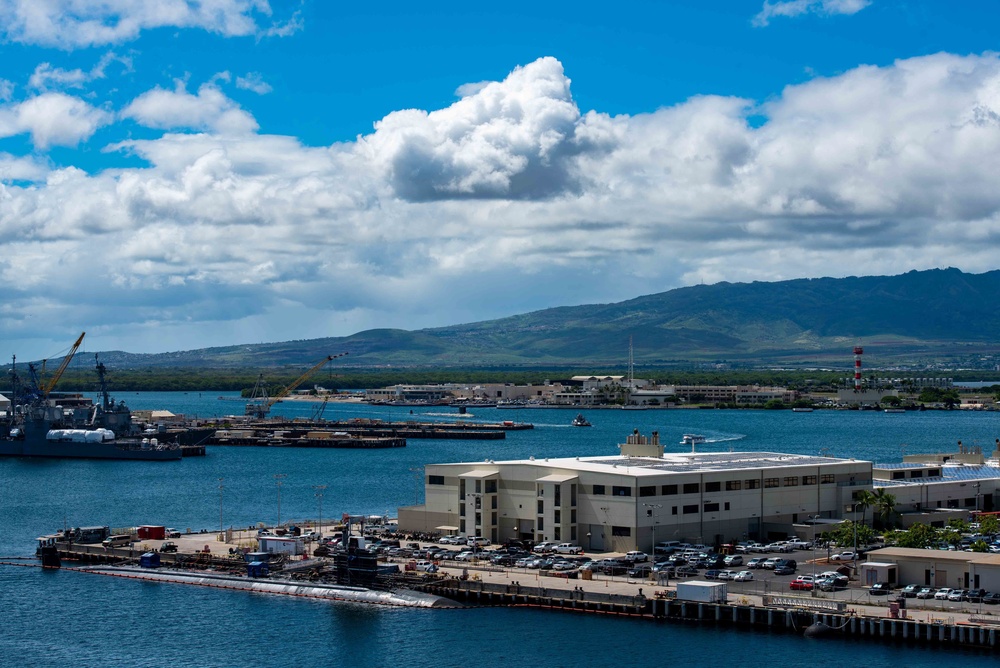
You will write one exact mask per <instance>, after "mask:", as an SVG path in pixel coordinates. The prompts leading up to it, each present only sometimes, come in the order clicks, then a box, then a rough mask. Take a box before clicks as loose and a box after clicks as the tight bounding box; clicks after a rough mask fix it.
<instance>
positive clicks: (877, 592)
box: [868, 582, 892, 596]
mask: <svg viewBox="0 0 1000 668" xmlns="http://www.w3.org/2000/svg"><path fill="white" fill-rule="evenodd" d="M890 592H892V585H891V584H889V583H888V582H876V583H875V584H873V585H872V586H871V588H870V589H869V590H868V593H869V594H871V595H872V596H888V595H889V594H890Z"/></svg>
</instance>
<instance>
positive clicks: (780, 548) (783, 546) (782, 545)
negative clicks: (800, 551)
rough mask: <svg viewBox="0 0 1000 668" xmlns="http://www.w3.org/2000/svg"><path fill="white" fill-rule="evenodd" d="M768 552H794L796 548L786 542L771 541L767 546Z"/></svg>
mask: <svg viewBox="0 0 1000 668" xmlns="http://www.w3.org/2000/svg"><path fill="white" fill-rule="evenodd" d="M765 551H766V552H794V551H795V548H794V547H792V546H791V545H789V544H788V543H786V542H778V543H771V544H770V545H768V546H767V548H766V550H765Z"/></svg>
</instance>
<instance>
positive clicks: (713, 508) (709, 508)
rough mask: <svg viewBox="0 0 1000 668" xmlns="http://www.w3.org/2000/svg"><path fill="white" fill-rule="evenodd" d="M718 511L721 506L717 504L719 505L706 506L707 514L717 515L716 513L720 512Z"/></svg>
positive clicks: (710, 504) (707, 504) (709, 504)
mask: <svg viewBox="0 0 1000 668" xmlns="http://www.w3.org/2000/svg"><path fill="white" fill-rule="evenodd" d="M718 511H719V504H717V503H706V504H705V512H706V513H715V512H718Z"/></svg>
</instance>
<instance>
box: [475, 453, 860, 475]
mask: <svg viewBox="0 0 1000 668" xmlns="http://www.w3.org/2000/svg"><path fill="white" fill-rule="evenodd" d="M852 461H856V462H859V463H860V462H862V460H853V459H838V458H835V457H817V456H811V455H794V454H782V453H777V452H706V453H685V454H676V453H672V454H665V455H664V456H663V458H662V459H661V458H658V457H625V456H621V455H617V456H612V457H575V458H559V459H535V458H531V459H520V460H509V461H502V462H492V461H491V462H487V463H486V464H485V465H486V466H491V467H492V466H495V465H496V464H507V465H529V466H544V467H548V468H559V469H573V470H576V471H588V472H597V473H624V474H626V475H638V476H645V475H662V474H664V473H706V472H714V471H741V470H751V469H767V468H789V467H795V466H822V465H829V464H844V463H848V462H852ZM865 463H866V462H865ZM465 465H466V466H467V465H468V464H465Z"/></svg>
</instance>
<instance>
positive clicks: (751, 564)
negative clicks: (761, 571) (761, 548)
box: [747, 557, 767, 568]
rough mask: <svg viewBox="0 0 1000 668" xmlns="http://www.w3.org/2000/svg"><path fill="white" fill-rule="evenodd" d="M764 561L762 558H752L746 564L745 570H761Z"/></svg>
mask: <svg viewBox="0 0 1000 668" xmlns="http://www.w3.org/2000/svg"><path fill="white" fill-rule="evenodd" d="M765 561H767V559H765V558H764V557H754V558H753V559H751V560H750V561H748V562H747V568H763V567H764V562H765Z"/></svg>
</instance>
